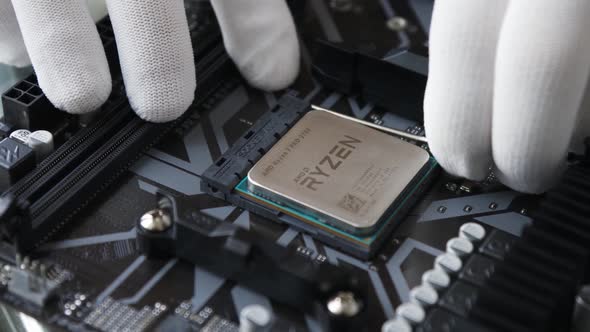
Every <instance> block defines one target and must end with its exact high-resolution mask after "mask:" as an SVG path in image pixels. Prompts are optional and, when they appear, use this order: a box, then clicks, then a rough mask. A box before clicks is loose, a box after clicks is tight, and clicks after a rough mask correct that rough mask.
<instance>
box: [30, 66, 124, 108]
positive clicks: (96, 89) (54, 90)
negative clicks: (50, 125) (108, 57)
mask: <svg viewBox="0 0 590 332" xmlns="http://www.w3.org/2000/svg"><path fill="white" fill-rule="evenodd" d="M38 79H39V85H40V86H41V89H42V90H43V92H44V93H45V95H46V96H47V98H48V99H49V101H50V102H51V103H52V104H53V105H54V106H55V107H56V108H57V109H60V110H62V111H65V112H68V113H70V114H84V113H89V112H93V111H96V110H97V109H98V108H99V107H101V106H102V105H103V104H104V103H105V102H106V101H107V99H108V98H109V95H110V94H111V90H112V82H111V80H110V75H108V78H107V77H105V79H103V80H99V79H96V78H95V79H88V80H85V79H84V78H83V77H81V78H80V79H79V80H76V81H69V80H67V79H65V78H64V80H63V81H62V82H61V83H62V84H59V85H51V84H46V83H45V82H44V79H43V78H42V77H38Z"/></svg>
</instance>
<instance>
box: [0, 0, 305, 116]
mask: <svg viewBox="0 0 590 332" xmlns="http://www.w3.org/2000/svg"><path fill="white" fill-rule="evenodd" d="M211 3H212V5H213V8H214V10H215V12H216V14H217V17H218V20H219V23H220V25H221V29H222V34H223V37H224V42H225V46H226V48H227V51H228V53H229V55H230V56H231V58H232V59H233V60H234V62H235V63H236V65H237V66H238V68H239V69H240V71H241V72H242V74H243V75H244V76H245V78H246V79H247V80H248V81H249V82H250V83H251V84H252V85H254V86H255V87H259V88H262V89H265V90H276V89H282V88H285V87H286V86H287V85H288V84H290V83H291V82H292V81H293V80H294V79H295V77H296V75H297V73H298V71H299V44H298V40H297V35H296V32H295V26H294V23H293V18H292V17H291V14H290V12H289V9H288V7H287V5H286V3H285V1H284V0H256V1H236V0H212V1H211ZM12 5H13V6H14V10H13V9H12V6H11V3H10V0H0V62H2V63H7V64H12V65H15V66H24V65H27V64H28V58H27V52H26V51H25V48H24V45H26V50H28V55H29V56H30V61H31V62H32V64H33V67H34V68H35V72H36V74H37V78H38V81H39V84H40V86H41V88H42V89H43V91H44V92H45V94H46V95H47V97H48V98H49V100H50V101H51V102H52V103H53V104H54V105H55V106H56V107H57V108H59V109H62V110H64V111H67V112H70V113H85V112H90V111H93V110H96V109H97V108H98V107H100V105H102V104H103V103H104V102H105V101H106V99H107V97H108V96H109V94H110V92H111V76H110V73H109V69H108V64H107V60H106V56H105V53H104V50H103V47H102V44H101V41H100V38H99V36H98V32H97V31H96V28H95V25H94V23H93V21H92V19H91V17H90V14H89V13H88V8H87V7H86V2H85V1H83V0H13V1H12ZM107 5H108V9H109V14H110V18H111V22H112V25H113V30H114V32H115V38H116V41H117V47H118V51H119V60H120V63H121V70H122V73H123V78H124V81H125V88H126V90H127V96H128V97H129V101H130V103H131V106H132V107H133V109H134V110H135V112H136V113H137V115H139V116H140V117H141V118H143V119H145V120H148V121H153V122H165V121H170V120H173V119H175V118H177V117H179V116H180V115H181V114H182V113H184V111H185V110H186V109H187V108H188V107H189V105H190V104H191V103H192V101H193V98H194V93H195V88H196V79H195V64H194V60H193V48H192V45H191V40H190V35H189V30H188V24H187V19H186V14H185V11H184V4H183V1H182V0H108V1H107ZM15 13H16V18H17V19H18V26H20V31H21V32H22V37H21V34H20V32H19V29H18V26H17V19H15ZM23 40H24V45H23ZM195 47H198V45H195Z"/></svg>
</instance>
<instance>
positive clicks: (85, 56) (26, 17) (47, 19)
mask: <svg viewBox="0 0 590 332" xmlns="http://www.w3.org/2000/svg"><path fill="white" fill-rule="evenodd" d="M13 6H14V10H15V12H16V16H17V19H18V23H19V25H20V28H21V31H22V35H23V38H24V42H25V45H26V47H27V50H28V52H29V56H30V58H31V62H32V64H33V67H34V68H35V72H36V74H37V79H38V81H39V85H40V86H41V88H42V89H43V92H44V93H45V95H46V96H47V98H49V100H50V101H51V102H52V103H53V104H54V105H55V106H56V107H57V108H59V109H61V110H65V111H67V112H70V113H85V112H91V111H94V110H96V109H97V108H98V107H100V106H101V105H102V104H103V103H104V102H105V101H106V99H107V98H108V96H109V94H110V93H111V84H112V83H111V75H110V73H109V68H108V63H107V59H106V56H105V52H104V48H103V47H102V43H101V41H100V37H99V36H98V32H97V30H96V27H95V26H94V21H93V20H92V18H91V17H90V14H89V13H88V9H87V7H86V4H85V3H84V2H82V1H80V0H60V1H54V0H14V1H13Z"/></svg>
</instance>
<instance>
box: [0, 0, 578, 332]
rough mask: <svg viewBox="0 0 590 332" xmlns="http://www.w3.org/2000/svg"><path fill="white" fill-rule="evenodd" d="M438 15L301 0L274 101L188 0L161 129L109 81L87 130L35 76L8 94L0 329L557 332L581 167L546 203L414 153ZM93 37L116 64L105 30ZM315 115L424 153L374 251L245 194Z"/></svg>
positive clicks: (418, 5) (574, 253)
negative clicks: (178, 106) (183, 88)
mask: <svg viewBox="0 0 590 332" xmlns="http://www.w3.org/2000/svg"><path fill="white" fill-rule="evenodd" d="M432 6H433V1H432V0H402V1H390V0H374V1H373V0H371V1H360V0H317V1H316V0H309V1H292V2H291V3H290V7H291V10H292V12H293V15H294V18H295V22H296V25H297V28H298V32H299V34H300V42H301V49H302V55H303V56H302V71H301V73H300V76H299V77H298V79H297V81H296V82H295V83H294V84H293V85H292V86H291V87H290V88H289V89H288V90H286V91H280V92H276V93H267V92H262V91H259V90H257V89H254V88H252V87H250V86H248V85H247V84H246V83H245V82H244V80H243V79H242V78H241V77H240V75H239V73H238V72H237V70H236V69H235V68H234V67H233V64H232V63H231V60H230V59H229V58H228V56H227V55H226V54H225V51H224V49H223V44H222V41H221V35H220V32H219V28H218V27H217V22H216V21H215V17H214V15H213V12H212V10H211V8H210V5H209V4H208V2H205V1H192V0H187V1H186V9H187V16H188V19H189V25H190V29H191V36H192V38H193V39H194V40H193V42H194V41H195V40H197V39H198V40H199V43H198V44H197V43H194V45H195V46H196V49H195V61H196V64H197V76H198V79H199V87H198V91H197V98H196V99H195V102H194V103H193V105H192V106H191V108H190V109H189V111H187V113H185V115H183V116H182V117H181V118H180V119H179V120H176V121H173V122H171V123H167V124H150V123H146V122H143V121H142V120H140V119H139V118H137V117H136V116H135V115H134V114H133V112H132V111H131V109H130V107H129V105H128V104H127V100H126V97H125V92H124V87H123V84H122V81H121V75H120V73H118V72H116V70H115V72H114V73H112V74H113V78H114V80H115V81H114V85H113V94H112V96H111V97H110V98H109V101H108V102H107V104H105V105H104V106H103V107H102V109H101V112H100V114H103V116H101V115H100V114H99V115H97V116H96V117H94V118H90V119H88V118H82V117H76V116H70V115H66V114H65V113H61V112H59V111H58V110H55V109H53V107H52V106H51V104H49V103H48V101H47V99H46V98H45V97H44V96H43V93H42V91H41V90H40V89H39V87H38V85H37V82H36V79H35V76H34V74H31V75H29V76H28V77H26V78H25V79H23V80H22V81H20V82H18V83H17V84H16V85H15V86H14V87H12V88H11V89H10V90H8V91H6V92H5V93H4V95H3V105H4V122H3V123H2V124H1V125H0V132H1V134H2V136H3V137H4V139H5V140H9V141H2V142H1V143H0V145H1V146H0V151H1V152H2V154H3V155H2V159H3V160H2V162H0V164H1V165H0V166H1V170H0V172H1V173H2V174H0V184H1V185H2V186H3V188H2V190H3V192H4V194H3V195H2V199H1V200H0V224H1V226H0V231H1V234H2V238H3V242H1V243H0V302H1V303H2V306H1V309H2V310H1V312H2V313H3V315H2V316H3V318H2V319H0V324H3V325H0V326H2V328H1V329H2V330H28V329H34V328H37V329H45V330H49V331H52V330H58V331H59V330H67V331H144V330H145V331H148V330H155V331H313V332H315V331H326V330H332V331H345V330H347V331H424V332H426V331H569V328H570V325H571V318H572V311H573V306H574V300H573V299H574V297H575V294H576V293H577V290H578V287H579V286H580V284H582V283H583V281H584V279H585V278H587V277H588V265H587V262H588V257H589V254H590V251H589V250H588V246H587V243H588V242H587V239H588V238H589V237H590V235H589V234H590V233H588V231H589V230H590V228H589V227H588V224H587V223H584V220H583V219H584V218H583V217H582V216H584V213H587V212H588V207H587V204H584V203H585V202H586V203H587V198H588V195H589V193H588V190H589V189H590V185H588V184H589V183H590V182H588V181H589V180H588V179H590V173H589V171H588V170H586V166H587V161H588V160H587V159H585V158H586V157H588V156H586V157H584V156H572V160H574V161H575V163H574V164H572V166H571V167H570V170H568V173H567V174H566V177H565V179H564V180H563V183H562V184H561V185H559V186H558V187H557V188H555V189H554V190H553V191H551V192H550V193H548V194H546V195H545V196H533V195H524V194H520V193H517V192H514V191H512V190H510V189H508V188H506V187H505V186H503V185H502V184H500V183H499V182H498V181H497V180H496V179H495V177H494V175H493V173H491V172H490V175H489V176H488V178H487V179H486V180H485V181H483V182H472V181H467V180H464V179H460V178H455V177H452V176H450V175H448V174H446V173H444V171H442V170H440V168H439V167H438V165H437V164H436V161H434V159H433V158H432V159H430V158H428V147H427V144H425V143H424V141H423V140H421V139H420V137H423V136H424V128H423V126H422V123H421V122H422V114H421V113H422V109H421V103H422V97H423V90H424V84H425V82H426V75H427V68H428V60H427V57H428V31H429V24H430V17H431V12H432ZM97 26H98V27H99V32H100V35H101V38H102V41H103V44H104V46H105V50H106V52H107V57H108V59H109V62H110V64H111V68H118V67H117V65H116V64H117V62H118V59H117V53H116V43H115V40H114V37H113V34H112V29H111V28H110V23H109V21H108V17H107V18H105V19H103V20H102V21H100V22H99V23H98V25H97ZM314 107H316V108H318V109H322V110H329V111H330V112H334V113H337V114H340V115H342V116H345V117H346V118H349V119H356V120H360V121H362V123H364V124H366V125H371V126H372V127H371V128H377V129H379V128H381V129H380V130H381V131H385V132H388V131H389V132H394V133H396V132H397V133H398V134H397V135H396V134H394V136H396V137H397V139H399V140H403V142H404V143H407V144H408V145H411V146H412V147H413V148H415V149H418V150H420V151H422V153H423V154H424V155H425V156H426V157H425V158H424V160H423V161H422V163H421V164H420V165H419V167H417V168H416V173H415V174H417V175H416V177H414V175H415V174H413V175H412V176H411V177H410V178H409V180H408V183H409V185H408V186H407V187H403V188H402V189H400V190H399V192H398V194H399V195H400V196H399V197H402V198H403V199H402V200H400V201H397V202H398V203H396V204H397V205H396V207H398V206H399V207H401V208H400V210H399V211H398V210H395V211H393V210H387V212H386V213H387V214H394V212H395V214H396V215H395V217H394V218H393V217H392V218H389V219H387V220H386V221H385V224H386V226H384V227H382V228H380V230H379V232H380V233H379V234H377V235H375V236H374V237H372V238H371V237H370V236H369V237H364V236H365V234H361V235H358V234H352V235H351V234H344V235H342V231H340V230H334V228H333V227H327V226H326V227H324V228H321V227H316V226H314V224H313V222H316V223H317V224H321V222H317V220H316V219H317V218H316V219H314V218H312V217H306V218H307V219H306V218H303V217H301V214H297V213H296V212H293V210H289V209H287V208H285V207H282V205H281V204H276V202H274V200H273V199H268V200H266V201H265V200H262V199H257V200H251V199H250V200H248V197H250V198H252V197H254V196H253V194H252V193H249V191H248V190H249V189H252V187H248V186H247V185H246V186H244V183H245V182H244V181H246V180H245V179H246V177H247V175H248V172H249V171H250V170H251V169H252V168H253V166H254V164H255V163H256V162H258V161H259V160H260V159H261V158H263V156H265V155H267V154H269V155H270V152H269V151H270V150H271V148H272V147H273V146H274V145H275V144H277V143H276V142H277V140H279V139H280V138H281V137H283V136H284V135H286V132H287V131H288V130H289V129H290V128H297V127H296V125H297V123H299V121H302V120H301V118H304V117H305V114H308V113H309V114H317V113H315V112H319V111H318V110H313V109H314ZM49 112H53V114H50V113H49ZM48 119H51V121H49V120H48ZM20 129H24V130H28V131H29V132H30V133H29V135H32V134H33V133H37V132H39V131H49V132H50V133H51V134H52V136H53V143H52V144H53V146H52V149H50V151H49V152H48V151H47V150H46V148H47V144H45V143H46V140H45V141H44V139H43V136H40V138H38V140H39V141H40V143H39V145H41V146H42V147H43V148H39V147H38V145H34V146H30V144H29V145H23V147H21V148H20V149H21V150H18V151H19V153H16V152H15V151H16V150H15V149H16V148H15V147H16V146H17V145H15V144H21V143H22V142H20V141H18V137H17V136H18V135H15V134H14V132H15V131H18V130H20ZM21 134H22V133H21ZM37 135H40V134H37ZM28 141H30V139H28ZM28 141H27V142H28ZM15 142H16V143H15ZM7 144H12V145H7ZM349 146H350V145H349ZM44 149H45V150H44ZM351 149H352V148H351ZM343 153H347V151H345V152H343ZM253 155H256V157H250V156H253ZM404 156H405V155H404ZM404 156H402V157H401V158H404ZM35 158H36V160H37V162H35V161H34V160H35ZM267 158H268V157H267ZM407 158H409V157H407ZM576 158H577V159H576ZM399 162H400V165H408V162H409V161H408V160H400V161H399ZM254 189H256V188H254ZM254 189H252V190H254ZM248 195H250V196H248ZM584 199H585V201H584ZM360 202H361V201H359V199H357V198H355V197H348V201H346V204H348V205H347V206H349V207H350V206H352V208H355V207H356V206H359V205H360V204H361V203H360ZM362 204H364V203H362ZM309 220H311V221H312V223H310V222H307V221H309ZM562 220H571V222H569V221H568V222H566V223H564V224H563V225H565V226H562V224H561V223H560V222H562ZM533 221H534V222H533ZM380 222H381V221H380ZM310 225H311V226H310ZM548 234H554V235H555V237H549V236H548ZM572 234H574V235H575V236H573V235H572ZM572 237H573V240H569V241H564V240H563V239H564V238H568V239H571V238H572ZM584 241H586V242H584ZM584 243H585V247H584ZM580 262H582V263H580Z"/></svg>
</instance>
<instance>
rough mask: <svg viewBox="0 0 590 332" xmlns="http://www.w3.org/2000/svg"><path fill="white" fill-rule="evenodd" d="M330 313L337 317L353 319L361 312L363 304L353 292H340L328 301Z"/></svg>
mask: <svg viewBox="0 0 590 332" xmlns="http://www.w3.org/2000/svg"><path fill="white" fill-rule="evenodd" d="M328 311H330V312H331V313H332V314H333V315H336V316H346V317H353V316H355V315H356V314H358V313H359V311H361V304H360V303H359V301H358V300H357V299H356V297H355V296H354V293H352V292H338V293H336V295H334V296H333V297H331V298H330V299H329V300H328Z"/></svg>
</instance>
